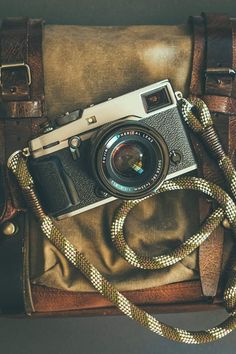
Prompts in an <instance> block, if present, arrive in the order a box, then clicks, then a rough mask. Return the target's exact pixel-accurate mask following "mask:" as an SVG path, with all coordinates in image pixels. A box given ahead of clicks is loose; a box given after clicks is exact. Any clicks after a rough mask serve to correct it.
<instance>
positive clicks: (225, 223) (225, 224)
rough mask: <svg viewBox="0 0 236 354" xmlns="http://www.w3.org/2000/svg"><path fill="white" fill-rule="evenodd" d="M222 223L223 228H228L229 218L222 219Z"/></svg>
mask: <svg viewBox="0 0 236 354" xmlns="http://www.w3.org/2000/svg"><path fill="white" fill-rule="evenodd" d="M222 225H223V227H224V228H225V229H230V223H229V220H228V219H226V218H225V219H224V220H223V221H222Z"/></svg>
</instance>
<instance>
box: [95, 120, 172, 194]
mask: <svg viewBox="0 0 236 354" xmlns="http://www.w3.org/2000/svg"><path fill="white" fill-rule="evenodd" d="M92 161H93V172H94V175H95V178H96V179H97V181H98V182H99V184H100V185H101V187H102V189H104V190H106V191H107V192H108V193H109V194H110V195H113V196H115V197H117V198H122V199H139V198H142V197H144V196H147V195H149V194H150V193H151V192H153V191H154V190H155V189H156V188H158V186H160V184H161V183H162V182H163V181H164V179H165V177H166V175H167V172H168V168H169V153H168V149H167V146H166V143H165V141H164V140H163V138H162V137H161V135H160V134H158V133H157V132H156V131H155V130H154V129H152V128H151V127H149V126H147V125H145V124H140V123H136V122H134V121H123V122H122V123H115V124H112V125H108V126H106V127H103V129H102V130H101V131H99V133H98V135H97V136H96V138H95V141H93V148H92Z"/></svg>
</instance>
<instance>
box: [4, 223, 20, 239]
mask: <svg viewBox="0 0 236 354" xmlns="http://www.w3.org/2000/svg"><path fill="white" fill-rule="evenodd" d="M16 231H17V227H16V225H15V224H13V222H8V221H7V222H5V223H4V224H3V226H2V232H3V234H4V235H5V236H13V235H14V234H15V233H16Z"/></svg>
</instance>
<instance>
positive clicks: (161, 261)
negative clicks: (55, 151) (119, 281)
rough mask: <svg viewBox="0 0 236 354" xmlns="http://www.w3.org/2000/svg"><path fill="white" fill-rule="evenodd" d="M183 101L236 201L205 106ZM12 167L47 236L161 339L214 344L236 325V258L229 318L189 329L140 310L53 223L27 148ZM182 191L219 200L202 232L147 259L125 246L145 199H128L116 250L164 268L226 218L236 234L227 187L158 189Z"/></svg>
mask: <svg viewBox="0 0 236 354" xmlns="http://www.w3.org/2000/svg"><path fill="white" fill-rule="evenodd" d="M181 104H182V112H183V116H184V118H185V120H186V122H187V124H188V125H189V126H190V127H191V128H192V129H193V131H195V132H197V133H198V134H200V136H201V137H202V139H203V141H204V142H205V144H206V145H207V147H208V149H209V150H210V152H211V153H212V154H213V156H214V157H215V158H216V159H217V161H218V164H219V166H220V168H221V169H222V170H223V172H224V174H225V178H226V180H227V182H228V184H229V187H230V191H231V194H232V197H233V198H234V199H236V171H235V170H234V167H233V165H232V163H231V161H230V160H229V158H228V157H227V156H226V155H225V153H224V151H223V149H222V146H221V144H220V142H219V140H218V137H217V134H216V132H215V129H214V126H213V122H212V119H211V116H210V113H209V110H208V108H207V106H206V105H205V103H204V102H203V101H201V100H199V99H195V100H192V101H191V102H189V101H187V100H185V99H182V101H181ZM193 107H194V110H195V111H194V112H196V111H197V112H196V113H197V114H195V113H194V114H193V109H192V108H193ZM8 167H9V169H10V170H11V171H12V172H13V174H14V175H15V177H16V178H17V180H18V182H19V185H20V187H21V189H22V191H23V193H24V195H25V197H26V200H27V202H28V204H29V207H30V208H31V209H32V211H33V212H34V213H35V215H36V217H37V218H38V219H39V222H40V226H41V229H42V232H43V234H44V235H45V236H46V237H47V238H48V239H49V240H50V241H51V242H52V243H53V244H54V245H55V246H56V247H57V248H58V249H59V250H60V252H61V253H62V254H63V255H64V256H65V257H66V258H67V259H68V261H69V262H70V263H72V264H73V265H74V266H75V267H76V268H77V269H79V270H80V271H81V272H82V273H83V274H84V275H85V276H86V277H87V278H88V280H89V281H90V282H91V283H92V285H93V286H94V288H95V289H96V290H97V291H98V292H99V293H101V294H102V295H103V296H105V297H106V298H107V299H109V300H110V301H111V302H112V303H113V304H114V305H116V306H117V307H118V309H119V310H120V311H121V312H123V313H124V314H126V315H127V316H128V317H130V318H132V319H133V320H136V321H137V322H138V323H140V324H141V325H143V326H145V327H147V328H148V329H149V330H151V331H152V332H155V333H157V334H159V335H161V336H163V337H166V338H168V339H171V340H175V341H177V342H183V343H189V344H200V343H207V342H211V341H214V340H217V339H220V338H222V337H224V336H225V335H227V334H229V333H230V332H231V331H233V330H234V329H236V259H235V261H234V262H232V263H231V268H230V273H229V279H228V281H227V284H226V288H225V292H224V301H225V307H226V310H227V311H228V312H229V316H228V318H227V319H226V320H225V321H224V322H222V323H221V324H220V325H218V326H216V327H214V328H211V329H208V330H205V331H187V330H184V329H179V328H174V327H172V326H169V325H166V324H164V323H162V322H160V321H159V320H157V319H156V318H155V317H153V316H152V315H150V314H148V313H147V312H145V311H143V310H141V309H140V308H139V307H137V306H136V305H134V304H133V303H131V302H130V301H129V300H128V299H127V298H126V297H124V296H123V295H122V294H121V293H120V292H119V291H118V290H117V289H116V288H115V287H114V286H113V285H112V284H111V283H110V282H108V281H107V280H106V279H105V278H104V277H103V275H102V274H101V273H100V272H99V271H98V270H97V269H96V268H95V267H94V266H93V265H92V264H91V263H90V262H89V261H88V259H87V258H86V257H85V256H84V254H82V253H81V252H80V251H79V250H78V249H76V248H75V247H74V246H73V244H71V243H70V242H69V241H68V239H67V238H65V237H64V236H63V235H62V233H61V232H60V231H59V230H58V228H57V227H56V226H55V225H54V223H53V221H52V219H51V218H50V217H49V216H47V215H46V214H45V213H44V211H43V209H42V207H41V205H40V202H39V199H38V197H37V195H36V192H35V188H34V181H33V179H32V176H31V175H30V173H29V170H28V167H27V159H26V157H25V156H24V151H19V152H16V153H15V154H13V155H12V156H11V157H10V158H9V161H8ZM182 189H185V190H195V191H199V192H202V193H204V194H206V195H207V196H210V197H211V198H213V199H215V200H216V201H217V202H218V205H219V207H218V208H217V209H216V210H215V211H214V212H213V213H212V214H211V215H210V216H209V217H208V219H207V220H206V221H205V223H204V224H203V225H202V227H201V229H200V231H199V232H198V233H196V234H195V235H193V236H192V237H190V238H189V239H188V240H187V241H185V242H184V243H183V244H182V245H181V246H179V247H178V248H177V249H175V250H174V251H172V252H170V253H168V254H165V255H161V256H159V257H153V258H147V257H142V256H140V255H137V254H136V253H135V252H134V251H133V250H132V249H131V248H130V247H129V246H128V245H127V243H126V241H125V238H124V235H123V225H124V223H125V220H126V217H127V215H128V214H129V212H130V210H131V209H132V208H133V207H135V206H136V205H137V204H138V203H140V202H141V201H142V200H144V199H146V198H144V199H142V200H137V201H126V202H124V203H123V204H122V206H121V207H120V208H119V210H118V211H117V214H116V215H115V217H114V220H113V223H112V228H111V234H112V239H113V241H114V243H115V245H116V247H117V249H118V251H119V252H120V253H121V254H122V256H123V257H124V258H125V259H126V260H127V261H128V262H130V263H131V264H133V265H134V266H136V267H140V268H144V269H161V268H164V267H168V266H170V265H172V264H175V263H177V262H178V261H179V260H181V259H183V258H184V257H185V256H187V255H188V254H190V253H191V252H193V250H195V249H196V248H197V247H198V246H199V245H200V244H201V243H202V242H203V241H204V240H205V239H206V238H207V237H208V236H209V235H210V234H211V232H212V231H213V230H214V229H215V228H216V227H217V226H218V225H219V224H220V222H221V221H222V220H223V219H224V218H227V219H228V221H229V223H230V226H231V228H232V233H233V236H236V205H235V203H234V201H233V199H232V198H231V197H230V196H229V195H228V194H227V193H226V192H225V191H224V190H223V189H221V188H220V187H219V186H217V185H215V184H213V183H209V182H207V181H206V180H204V179H201V178H195V177H182V178H176V179H174V180H170V181H166V182H165V183H163V185H162V187H161V188H160V189H158V190H157V191H156V193H162V192H165V191H172V190H182Z"/></svg>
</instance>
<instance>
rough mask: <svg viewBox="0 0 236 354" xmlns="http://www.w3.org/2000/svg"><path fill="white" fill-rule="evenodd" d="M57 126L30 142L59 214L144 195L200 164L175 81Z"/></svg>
mask: <svg viewBox="0 0 236 354" xmlns="http://www.w3.org/2000/svg"><path fill="white" fill-rule="evenodd" d="M57 124H58V125H57V127H55V128H54V129H53V130H52V131H47V132H46V134H43V135H41V136H39V137H38V138H35V139H33V140H31V141H30V143H29V148H30V153H31V156H30V159H29V167H30V170H31V173H32V175H33V177H34V180H35V183H36V187H37V191H38V194H39V196H40V198H41V201H42V204H43V205H44V208H45V209H46V211H47V212H48V213H50V214H51V215H53V216H54V217H56V218H58V219H61V218H64V217H69V216H73V215H75V214H78V213H81V212H83V211H86V210H89V209H91V208H95V207H97V206H99V205H102V204H105V203H108V202H110V201H112V200H115V199H116V198H121V199H126V200H128V199H140V198H143V197H145V196H147V195H150V194H152V193H154V192H155V190H156V189H157V188H159V187H160V185H161V184H162V183H163V181H164V180H166V179H170V178H173V177H176V176H179V175H182V174H184V173H187V172H190V171H192V170H194V169H196V168H197V166H196V161H195V158H194V155H193V152H192V149H191V146H190V143H189V139H188V136H187V134H186V131H185V127H184V125H183V122H182V118H181V114H180V113H179V109H178V103H177V99H176V96H175V93H174V91H173V89H172V87H171V84H170V82H169V81H168V80H163V81H161V82H158V83H155V84H153V85H149V86H147V87H144V88H142V89H140V90H136V91H133V92H131V93H128V94H125V95H123V96H120V97H117V98H115V99H108V100H107V101H106V102H102V103H99V104H97V105H91V106H90V107H88V108H86V109H84V110H83V112H82V113H81V111H80V112H79V111H75V112H72V113H70V114H69V113H67V114H66V115H65V116H63V117H60V118H59V120H57ZM59 124H60V126H59Z"/></svg>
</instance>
